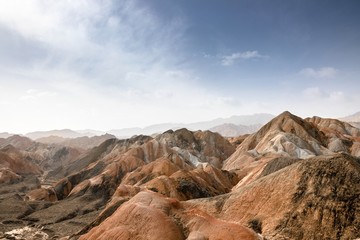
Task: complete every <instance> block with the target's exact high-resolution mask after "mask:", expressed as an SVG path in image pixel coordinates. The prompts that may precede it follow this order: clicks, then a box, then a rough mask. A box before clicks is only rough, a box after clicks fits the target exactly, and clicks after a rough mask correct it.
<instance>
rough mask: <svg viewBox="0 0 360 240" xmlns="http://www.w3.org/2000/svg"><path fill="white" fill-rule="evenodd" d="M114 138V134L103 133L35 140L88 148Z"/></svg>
mask: <svg viewBox="0 0 360 240" xmlns="http://www.w3.org/2000/svg"><path fill="white" fill-rule="evenodd" d="M111 138H115V136H114V135H111V134H104V135H101V136H93V137H88V136H85V137H77V138H63V137H58V136H49V137H43V138H38V139H36V141H37V142H41V143H47V144H59V145H62V146H68V147H73V148H81V149H89V148H93V147H96V146H98V145H100V144H101V143H102V142H104V141H106V140H108V139H111Z"/></svg>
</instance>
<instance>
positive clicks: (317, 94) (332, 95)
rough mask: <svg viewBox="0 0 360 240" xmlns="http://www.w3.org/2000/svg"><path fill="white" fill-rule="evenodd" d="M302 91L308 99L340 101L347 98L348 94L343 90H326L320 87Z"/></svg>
mask: <svg viewBox="0 0 360 240" xmlns="http://www.w3.org/2000/svg"><path fill="white" fill-rule="evenodd" d="M302 93H303V96H304V97H305V98H306V99H309V100H315V101H317V100H324V101H332V102H340V101H343V100H346V96H345V94H344V92H343V91H326V90H321V89H320V88H319V87H310V88H306V89H305V90H304V91H303V92H302Z"/></svg>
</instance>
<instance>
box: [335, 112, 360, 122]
mask: <svg viewBox="0 0 360 240" xmlns="http://www.w3.org/2000/svg"><path fill="white" fill-rule="evenodd" d="M339 120H340V121H344V122H360V112H357V113H354V114H352V115H349V116H346V117H343V118H339Z"/></svg>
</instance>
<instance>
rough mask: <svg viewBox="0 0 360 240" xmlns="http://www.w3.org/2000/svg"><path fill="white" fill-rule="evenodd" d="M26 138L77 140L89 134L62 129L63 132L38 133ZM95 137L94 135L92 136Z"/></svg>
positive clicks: (29, 134)
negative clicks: (53, 137) (54, 137)
mask: <svg viewBox="0 0 360 240" xmlns="http://www.w3.org/2000/svg"><path fill="white" fill-rule="evenodd" d="M25 136H26V137H28V138H31V139H33V140H36V139H38V138H43V137H49V136H57V137H62V138H77V137H85V136H88V134H87V133H85V134H84V133H79V132H76V131H73V130H71V129H62V130H50V131H37V132H30V133H27V134H25ZM91 136H93V134H91Z"/></svg>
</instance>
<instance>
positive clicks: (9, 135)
mask: <svg viewBox="0 0 360 240" xmlns="http://www.w3.org/2000/svg"><path fill="white" fill-rule="evenodd" d="M13 135H15V134H12V133H8V132H2V133H0V138H8V137H11V136H13Z"/></svg>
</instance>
